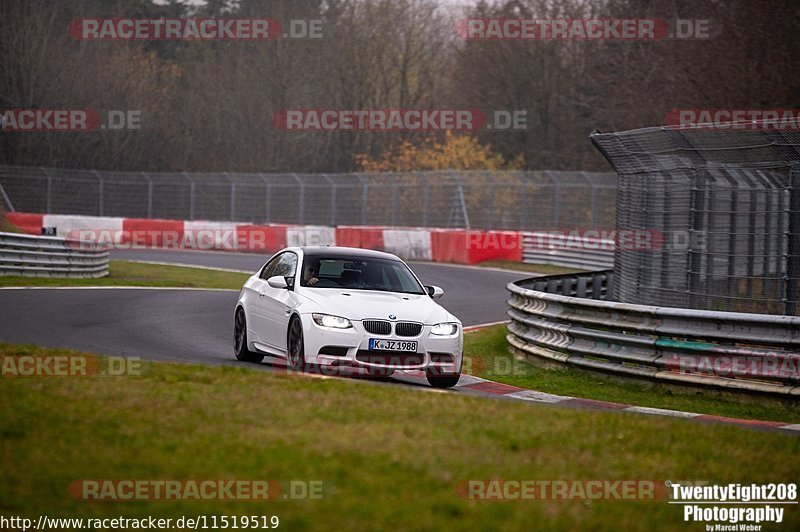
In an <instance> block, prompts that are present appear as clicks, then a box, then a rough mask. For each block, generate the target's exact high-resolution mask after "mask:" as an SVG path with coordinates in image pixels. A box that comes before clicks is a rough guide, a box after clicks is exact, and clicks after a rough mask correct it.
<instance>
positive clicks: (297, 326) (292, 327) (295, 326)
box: [286, 317, 306, 371]
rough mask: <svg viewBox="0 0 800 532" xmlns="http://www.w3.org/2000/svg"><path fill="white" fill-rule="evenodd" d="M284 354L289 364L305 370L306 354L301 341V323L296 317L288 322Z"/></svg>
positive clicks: (293, 367)
mask: <svg viewBox="0 0 800 532" xmlns="http://www.w3.org/2000/svg"><path fill="white" fill-rule="evenodd" d="M286 355H287V359H288V362H289V366H290V367H291V368H292V369H295V370H297V371H305V369H306V355H305V344H304V342H303V324H302V323H301V322H300V319H299V318H297V317H294V318H292V320H291V321H290V322H289V332H288V333H287V336H286Z"/></svg>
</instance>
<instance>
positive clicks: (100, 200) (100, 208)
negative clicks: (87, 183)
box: [92, 170, 104, 216]
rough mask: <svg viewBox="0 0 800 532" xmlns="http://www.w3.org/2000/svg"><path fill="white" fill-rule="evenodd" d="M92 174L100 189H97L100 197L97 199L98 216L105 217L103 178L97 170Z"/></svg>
mask: <svg viewBox="0 0 800 532" xmlns="http://www.w3.org/2000/svg"><path fill="white" fill-rule="evenodd" d="M92 173H93V174H94V176H95V177H96V178H97V187H98V188H97V192H98V196H99V197H98V198H97V203H98V205H97V213H98V216H103V203H104V199H103V195H104V191H103V178H102V177H100V174H99V173H97V170H92Z"/></svg>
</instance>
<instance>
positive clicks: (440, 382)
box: [425, 371, 461, 388]
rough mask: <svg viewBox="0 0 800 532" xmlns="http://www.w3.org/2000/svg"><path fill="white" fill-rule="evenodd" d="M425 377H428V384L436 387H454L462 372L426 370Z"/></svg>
mask: <svg viewBox="0 0 800 532" xmlns="http://www.w3.org/2000/svg"><path fill="white" fill-rule="evenodd" d="M425 377H426V378H427V379H428V384H430V385H431V386H433V387H434V388H452V387H453V386H455V385H456V384H458V379H460V378H461V374H460V373H438V372H437V373H432V372H431V371H426V372H425Z"/></svg>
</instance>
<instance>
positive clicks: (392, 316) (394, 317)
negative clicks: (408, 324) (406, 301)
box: [389, 314, 397, 320]
mask: <svg viewBox="0 0 800 532" xmlns="http://www.w3.org/2000/svg"><path fill="white" fill-rule="evenodd" d="M389 319H390V320H396V319H397V316H395V315H394V314H389Z"/></svg>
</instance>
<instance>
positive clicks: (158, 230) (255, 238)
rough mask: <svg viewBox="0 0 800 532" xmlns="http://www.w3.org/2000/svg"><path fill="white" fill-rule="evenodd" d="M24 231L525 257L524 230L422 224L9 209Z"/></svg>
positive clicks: (124, 243)
mask: <svg viewBox="0 0 800 532" xmlns="http://www.w3.org/2000/svg"><path fill="white" fill-rule="evenodd" d="M6 217H7V219H8V220H9V221H10V222H11V223H12V224H14V225H16V226H18V227H20V228H21V229H22V230H23V231H25V232H27V233H31V234H39V233H40V232H41V229H42V228H43V227H47V228H55V230H56V234H57V235H58V236H63V237H66V238H71V239H75V240H82V241H88V242H95V243H101V244H105V245H107V246H109V247H111V248H118V249H131V248H134V249H135V248H170V249H198V250H221V251H246V252H262V253H271V252H274V251H277V250H279V249H281V248H283V247H286V246H315V245H316V246H325V245H340V246H350V247H359V248H365V249H375V250H380V251H387V252H389V253H394V254H395V255H398V256H400V257H402V258H404V259H409V260H427V261H435V262H449V263H457V264H476V263H479V262H483V261H487V260H510V261H517V262H519V261H521V260H522V234H521V233H520V232H518V231H472V230H467V229H427V228H419V227H378V226H366V227H361V226H339V227H329V226H323V225H287V224H269V225H253V224H241V223H236V222H213V221H203V220H192V221H182V220H158V219H143V218H118V217H104V216H71V215H62V214H47V215H41V214H28V213H8V214H7V215H6Z"/></svg>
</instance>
